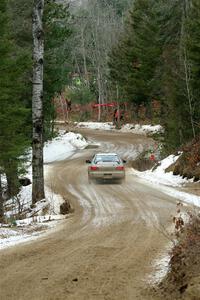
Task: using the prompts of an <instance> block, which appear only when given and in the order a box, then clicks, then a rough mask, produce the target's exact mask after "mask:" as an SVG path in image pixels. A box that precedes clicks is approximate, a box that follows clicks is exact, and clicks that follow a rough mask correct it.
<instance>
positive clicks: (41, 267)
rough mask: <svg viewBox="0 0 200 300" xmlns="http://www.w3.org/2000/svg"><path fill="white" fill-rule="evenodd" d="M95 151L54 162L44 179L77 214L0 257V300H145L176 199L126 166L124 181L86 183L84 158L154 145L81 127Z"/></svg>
mask: <svg viewBox="0 0 200 300" xmlns="http://www.w3.org/2000/svg"><path fill="white" fill-rule="evenodd" d="M82 133H83V134H84V135H85V136H87V137H88V138H89V139H90V140H91V141H93V142H94V141H95V142H98V143H101V146H100V148H99V149H87V150H83V151H80V152H79V153H77V154H76V155H74V156H73V157H71V159H70V160H67V161H64V162H59V163H54V164H53V165H51V167H50V169H51V172H50V174H49V176H48V178H47V179H46V181H47V184H48V185H49V186H50V187H53V189H54V191H55V192H57V193H60V194H61V195H63V196H64V197H65V198H68V199H70V201H71V203H72V205H73V207H74V209H75V213H74V214H73V215H72V216H71V217H70V218H68V219H67V220H66V222H64V224H63V225H62V226H60V228H59V229H58V230H57V231H56V232H54V233H52V234H50V235H48V236H46V237H43V238H41V239H39V240H37V241H36V242H34V243H30V244H24V245H19V246H17V247H15V248H11V249H7V250H4V251H1V252H0V268H1V275H0V299H1V300H4V299H5V300H7V299H16V300H21V299H32V300H40V299H44V300H46V299H48V300H50V299H52V300H55V299H58V300H60V299H67V300H68V299H69V300H122V299H125V300H134V299H142V300H145V299H148V300H149V299H150V296H149V295H146V291H145V288H146V287H147V285H148V284H147V278H148V276H149V274H151V272H154V271H155V270H154V265H153V261H154V260H155V259H156V257H158V256H159V254H160V253H161V252H162V251H163V249H164V248H165V246H166V245H167V244H168V242H169V241H168V240H167V239H166V237H165V229H163V228H168V226H170V221H171V215H172V214H173V213H174V212H175V207H176V201H175V199H172V198H170V197H168V196H166V195H164V194H162V192H159V191H158V190H155V189H153V188H151V187H150V186H146V185H145V184H144V183H142V181H141V180H140V179H139V178H137V177H136V176H134V174H132V171H131V168H129V164H128V166H127V176H126V181H125V183H123V184H121V185H120V184H113V183H108V184H91V185H89V184H88V182H87V166H86V165H85V163H84V162H85V159H87V158H89V157H90V156H91V155H92V154H93V153H94V152H95V151H112V152H117V153H119V154H120V155H122V157H123V158H127V159H129V160H131V159H132V158H134V157H135V156H136V155H137V153H138V152H140V151H142V149H144V148H145V147H148V146H149V145H150V144H152V140H151V139H148V138H146V137H143V136H137V135H133V134H119V133H112V132H100V131H96V132H92V131H88V130H82Z"/></svg>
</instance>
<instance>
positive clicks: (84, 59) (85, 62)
mask: <svg viewBox="0 0 200 300" xmlns="http://www.w3.org/2000/svg"><path fill="white" fill-rule="evenodd" d="M81 42H82V55H83V66H84V75H85V78H84V79H85V80H86V85H87V87H89V77H88V70H87V59H86V49H85V39H84V28H82V29H81Z"/></svg>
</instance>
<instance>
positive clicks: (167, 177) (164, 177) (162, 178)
mask: <svg viewBox="0 0 200 300" xmlns="http://www.w3.org/2000/svg"><path fill="white" fill-rule="evenodd" d="M179 157H180V155H177V156H175V155H170V156H168V157H167V158H165V159H163V160H162V161H161V162H160V164H159V166H158V167H157V168H156V169H155V170H154V169H151V170H148V171H145V172H139V171H136V170H134V173H135V174H137V175H138V176H139V177H141V178H144V179H146V180H148V181H150V182H152V183H156V184H164V185H168V186H174V187H180V186H182V185H183V184H184V183H186V182H188V180H187V179H184V178H182V177H181V176H179V175H177V176H175V175H173V172H165V170H166V169H167V168H168V167H169V166H170V165H172V164H173V163H175V162H176V161H177V159H178V158H179Z"/></svg>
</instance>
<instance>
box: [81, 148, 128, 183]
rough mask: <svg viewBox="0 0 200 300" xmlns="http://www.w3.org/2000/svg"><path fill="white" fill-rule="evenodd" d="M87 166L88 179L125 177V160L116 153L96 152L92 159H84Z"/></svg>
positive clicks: (119, 178)
mask: <svg viewBox="0 0 200 300" xmlns="http://www.w3.org/2000/svg"><path fill="white" fill-rule="evenodd" d="M86 163H88V164H90V165H89V166H88V181H89V183H90V182H91V180H92V179H95V180H98V179H99V180H102V179H103V180H112V179H115V180H119V181H122V180H123V179H125V167H124V163H126V161H125V160H122V159H121V158H120V157H119V156H118V155H117V154H116V153H98V154H96V155H95V156H94V157H93V159H92V160H86Z"/></svg>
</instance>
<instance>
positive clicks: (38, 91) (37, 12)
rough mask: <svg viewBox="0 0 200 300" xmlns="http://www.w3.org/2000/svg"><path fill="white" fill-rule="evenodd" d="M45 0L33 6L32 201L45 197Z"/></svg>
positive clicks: (39, 0)
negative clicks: (43, 19) (43, 20)
mask: <svg viewBox="0 0 200 300" xmlns="http://www.w3.org/2000/svg"><path fill="white" fill-rule="evenodd" d="M43 11H44V0H34V7H33V25H32V26H33V96H32V122H33V141H32V150H33V157H32V172H33V175H32V176H33V178H32V181H33V187H32V203H33V204H34V203H36V202H37V201H39V200H42V199H43V198H45V194H44V172H43V61H44V32H43V23H42V18H43Z"/></svg>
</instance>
